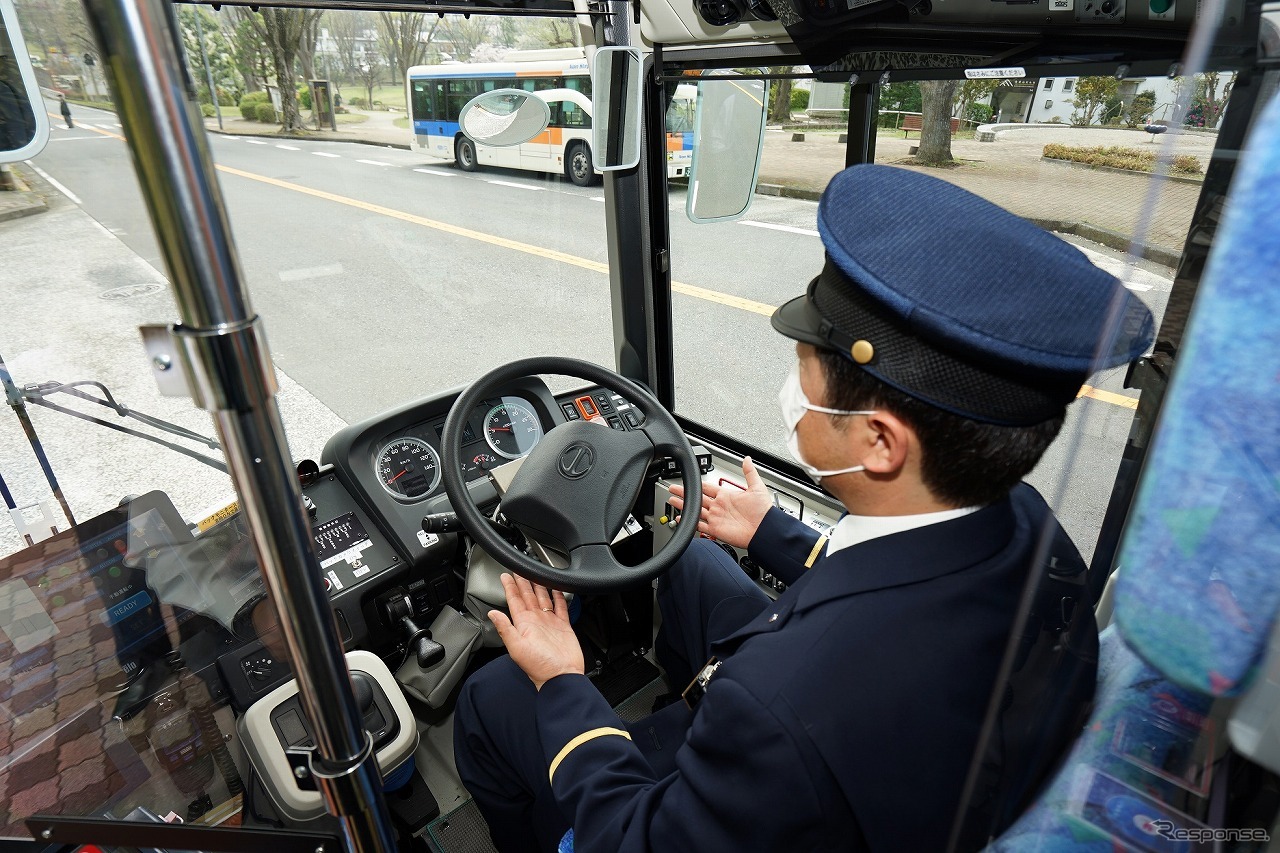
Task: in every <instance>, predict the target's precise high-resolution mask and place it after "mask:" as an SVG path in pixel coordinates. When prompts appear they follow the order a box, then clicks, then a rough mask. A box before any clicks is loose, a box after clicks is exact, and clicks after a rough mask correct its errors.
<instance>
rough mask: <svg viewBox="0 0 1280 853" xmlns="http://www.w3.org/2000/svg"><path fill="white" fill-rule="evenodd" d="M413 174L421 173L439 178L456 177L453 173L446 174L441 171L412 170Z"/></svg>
mask: <svg viewBox="0 0 1280 853" xmlns="http://www.w3.org/2000/svg"><path fill="white" fill-rule="evenodd" d="M413 171H415V172H421V173H422V174H424V175H436V176H438V177H441V178H452V177H456V174H455V173H454V172H446V171H444V170H442V169H414V170H413Z"/></svg>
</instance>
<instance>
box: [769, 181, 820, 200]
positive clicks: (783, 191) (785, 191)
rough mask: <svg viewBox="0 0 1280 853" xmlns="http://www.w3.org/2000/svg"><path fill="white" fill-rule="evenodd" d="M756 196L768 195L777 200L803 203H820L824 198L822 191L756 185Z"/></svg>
mask: <svg viewBox="0 0 1280 853" xmlns="http://www.w3.org/2000/svg"><path fill="white" fill-rule="evenodd" d="M756 195H767V196H773V197H775V198H798V199H801V200H802V201H818V200H819V199H821V198H822V191H821V190H806V189H801V188H800V187H787V186H783V185H782V184H756Z"/></svg>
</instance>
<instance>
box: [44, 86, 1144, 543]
mask: <svg viewBox="0 0 1280 853" xmlns="http://www.w3.org/2000/svg"><path fill="white" fill-rule="evenodd" d="M77 117H78V119H79V121H80V122H81V125H82V126H81V127H78V128H76V129H75V130H63V131H55V136H54V141H52V142H51V143H50V145H49V147H48V149H47V150H46V151H45V153H44V154H42V155H41V156H40V157H39V158H38V159H37V160H36V161H35V165H37V166H39V167H40V168H41V169H42V170H43V171H44V172H45V174H46V175H48V176H49V177H50V178H51V179H53V180H55V181H57V182H58V184H59V185H60V186H62V187H63V188H65V190H66V191H67V192H68V193H69V194H70V195H71V196H72V197H73V198H74V199H75V201H76V203H77V204H79V205H80V206H81V207H82V208H83V209H84V210H85V211H86V212H87V213H88V214H89V215H90V216H92V217H93V218H94V219H95V220H97V221H98V222H99V223H101V224H102V226H104V227H105V228H107V229H108V230H109V231H111V232H112V233H113V234H114V235H116V236H117V237H119V238H120V240H122V241H123V242H124V243H125V245H126V246H127V247H128V248H129V249H131V250H132V251H133V252H134V253H136V255H137V256H138V257H140V258H142V259H144V260H145V261H146V262H148V263H149V264H151V265H152V266H154V267H156V268H157V269H163V265H162V264H160V262H159V253H158V250H157V248H156V244H155V241H154V239H153V238H152V236H151V232H150V226H149V224H148V222H147V219H146V216H145V213H144V211H143V207H142V203H141V199H140V197H139V196H138V193H137V190H136V182H135V181H134V179H133V177H132V174H131V170H130V167H129V164H128V160H127V153H126V149H125V146H124V144H123V142H122V141H121V139H120V138H119V134H120V132H121V131H120V128H119V127H118V125H117V124H116V120H115V117H114V116H112V115H111V114H108V113H98V112H97V111H91V110H87V109H84V110H80V111H78V114H77ZM210 144H211V146H212V151H213V155H214V159H215V161H216V162H217V164H218V166H219V168H220V170H221V171H220V175H219V180H220V182H221V186H222V188H223V192H224V194H225V196H226V199H227V203H228V208H229V210H230V214H231V221H232V223H233V228H234V233H235V237H236V242H237V246H238V248H239V252H240V257H241V261H242V264H243V268H244V271H245V275H246V279H247V281H248V283H249V287H250V292H251V294H252V297H253V300H254V304H255V307H256V308H257V310H258V311H259V312H260V313H261V314H262V315H263V317H264V320H265V322H266V329H267V332H268V335H269V339H270V343H271V347H272V352H273V355H274V358H275V361H276V364H277V367H278V368H279V369H280V370H281V371H282V372H283V373H284V374H285V375H286V376H287V377H288V378H289V379H291V380H292V381H293V382H295V383H296V385H297V386H298V388H299V389H300V390H301V392H302V393H304V394H307V395H312V396H314V398H315V399H316V401H317V402H318V403H319V404H321V405H322V406H323V407H324V408H327V409H328V410H331V411H332V412H333V413H335V414H336V415H337V417H338V418H340V419H341V420H345V421H348V422H351V421H356V420H360V419H363V418H366V417H370V416H372V415H374V414H376V413H378V412H381V411H383V410H385V409H387V408H389V407H392V406H395V405H397V404H399V403H402V402H405V401H406V400H408V399H412V398H414V397H417V396H420V395H422V394H426V393H431V392H435V391H438V390H441V389H444V388H449V387H452V386H456V385H459V384H462V383H464V382H466V381H469V380H470V379H472V378H474V377H475V376H476V375H477V374H478V373H479V372H480V371H482V370H484V369H487V368H489V367H493V366H496V365H498V364H501V363H503V362H505V361H508V360H510V359H513V358H518V357H523V356H527V355H535V354H547V353H569V354H573V355H576V356H579V357H583V358H587V359H590V360H593V361H597V362H601V363H605V364H612V361H613V355H612V339H611V322H610V319H609V302H608V280H607V275H606V266H605V265H606V264H607V257H606V252H605V242H604V223H603V217H602V216H601V213H602V210H603V204H602V202H603V194H602V192H601V190H600V188H586V189H583V188H578V187H574V186H572V185H571V184H569V183H568V182H566V181H563V180H562V179H560V178H558V177H544V176H536V175H529V174H525V173H515V172H499V171H482V172H479V173H475V174H465V173H461V172H458V171H457V170H455V169H453V168H452V167H451V166H449V165H447V164H442V163H439V162H437V161H431V160H428V159H427V158H425V157H424V156H423V155H422V154H420V153H416V152H412V151H403V150H392V149H377V148H371V147H367V146H357V145H349V144H341V143H331V142H312V141H307V142H298V141H275V140H264V139H254V138H248V137H243V138H238V137H230V136H213V137H211V142H210ZM683 205H684V196H683V191H682V190H673V193H672V197H671V206H672V208H673V217H672V269H673V277H674V279H675V280H676V282H677V288H676V289H677V296H676V311H675V346H676V357H677V386H678V387H677V408H678V409H679V410H680V411H682V412H684V413H686V414H688V415H690V416H691V417H694V418H695V419H698V420H702V421H704V422H707V423H709V424H711V425H713V426H715V427H717V428H720V429H723V430H725V431H728V432H731V433H733V434H735V435H738V436H741V437H742V438H743V439H744V440H746V441H748V442H750V443H753V444H756V445H758V446H762V447H765V448H767V449H770V450H773V451H775V452H779V453H781V452H783V445H782V436H781V434H780V432H781V428H780V424H779V419H778V416H777V414H776V403H775V396H774V395H775V393H776V390H777V388H778V387H779V385H780V384H781V381H782V379H783V377H784V375H785V373H786V370H787V369H788V367H789V364H790V361H791V358H792V356H791V352H790V348H789V347H788V346H787V345H786V344H785V342H783V341H781V340H780V339H779V338H778V337H777V335H776V334H775V333H774V332H773V331H772V330H771V329H770V328H769V325H768V321H767V316H766V315H767V313H768V311H769V310H770V307H771V306H773V305H776V304H778V303H779V302H781V301H783V300H784V299H786V298H789V297H790V296H792V295H794V294H795V293H798V292H799V291H800V289H801V288H802V287H803V285H804V283H805V282H806V281H807V279H808V277H809V276H810V275H812V274H813V273H814V272H816V270H817V269H818V268H819V266H820V265H821V262H822V251H821V246H820V241H819V240H818V238H817V236H816V232H815V231H814V228H815V212H816V205H815V204H813V203H812V202H806V201H797V200H789V199H768V198H758V199H757V200H756V202H755V205H754V207H753V209H752V211H751V213H750V216H749V217H748V218H747V219H744V220H740V221H738V222H734V223H724V224H717V225H709V226H694V225H692V224H691V223H689V222H688V220H687V219H685V218H684V216H683V214H682V213H680V212H679V211H680V210H681V209H682V208H683ZM1086 248H1088V249H1089V250H1090V251H1093V252H1095V255H1094V257H1095V258H1096V259H1097V260H1098V261H1099V262H1100V263H1103V264H1110V265H1111V266H1112V267H1113V268H1115V269H1117V270H1119V269H1120V268H1121V266H1122V261H1119V260H1118V259H1116V258H1115V256H1114V255H1115V253H1110V252H1107V251H1105V250H1101V249H1099V248H1098V247H1086ZM1161 272H1162V271H1161V270H1159V268H1155V267H1152V266H1150V265H1148V264H1144V265H1143V267H1142V268H1139V269H1135V270H1132V271H1130V272H1128V273H1127V278H1128V280H1129V281H1130V282H1131V284H1132V285H1133V286H1134V287H1135V289H1137V290H1139V291H1140V292H1141V293H1142V295H1143V297H1144V298H1146V299H1148V301H1149V302H1150V303H1151V304H1153V307H1155V308H1156V309H1157V310H1158V311H1159V310H1162V309H1163V300H1164V298H1165V296H1166V295H1167V288H1168V280H1167V271H1164V272H1165V276H1164V277H1162V276H1161V275H1160V273H1161ZM151 319H152V320H153V321H158V322H163V321H166V320H172V315H171V314H170V315H168V316H156V317H153V318H151ZM48 338H49V339H50V340H56V339H57V330H56V328H55V329H50V330H49V335H48ZM43 378H46V377H30V378H29V379H28V381H30V380H33V379H43ZM1095 384H1096V385H1097V387H1098V388H1099V389H1100V390H1101V391H1102V393H1101V394H1100V395H1099V396H1100V399H1085V400H1082V401H1081V402H1080V403H1079V404H1078V405H1077V406H1074V407H1073V413H1072V417H1071V420H1070V422H1069V426H1068V430H1067V434H1066V435H1065V436H1064V439H1063V440H1061V441H1060V442H1059V444H1058V445H1057V446H1056V447H1055V449H1054V450H1053V451H1051V454H1050V456H1049V457H1048V458H1047V459H1046V462H1045V464H1044V465H1043V466H1042V468H1041V470H1040V471H1039V472H1037V477H1036V480H1037V483H1038V484H1039V485H1040V486H1041V487H1042V489H1043V490H1045V491H1046V494H1048V495H1049V496H1050V497H1051V499H1054V502H1055V503H1056V504H1057V505H1059V506H1060V507H1061V508H1062V511H1063V514H1064V515H1065V516H1066V523H1067V524H1068V526H1069V528H1071V529H1072V531H1073V533H1074V535H1075V536H1076V538H1077V541H1078V542H1079V543H1080V544H1081V546H1082V548H1084V549H1085V550H1089V549H1090V548H1091V544H1092V539H1093V536H1094V535H1095V534H1094V531H1096V528H1097V523H1098V520H1099V519H1100V515H1101V512H1102V509H1103V508H1104V507H1105V500H1106V496H1107V494H1108V492H1109V489H1110V484H1111V481H1112V479H1113V476H1114V471H1115V466H1116V463H1117V460H1118V454H1119V451H1120V448H1121V447H1122V445H1123V440H1124V437H1125V436H1126V435H1127V431H1128V423H1129V418H1130V415H1131V409H1130V408H1128V407H1127V406H1126V405H1125V403H1126V402H1127V401H1126V400H1125V399H1123V397H1124V395H1125V394H1126V392H1124V391H1123V389H1122V388H1121V387H1120V377H1119V376H1117V375H1115V372H1114V371H1113V372H1112V373H1111V375H1108V376H1104V377H1102V378H1101V379H1100V380H1098V381H1097V382H1096V383H1095ZM561 385H563V383H561Z"/></svg>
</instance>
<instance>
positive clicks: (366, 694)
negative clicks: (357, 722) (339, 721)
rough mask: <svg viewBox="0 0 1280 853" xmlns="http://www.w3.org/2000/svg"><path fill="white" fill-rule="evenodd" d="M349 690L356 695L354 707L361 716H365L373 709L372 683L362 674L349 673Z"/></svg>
mask: <svg viewBox="0 0 1280 853" xmlns="http://www.w3.org/2000/svg"><path fill="white" fill-rule="evenodd" d="M351 689H352V690H353V691H354V692H355V694H356V705H358V706H359V707H360V713H361V714H367V713H368V712H369V709H370V708H372V707H373V682H372V681H370V680H369V676H367V675H365V674H364V673H363V672H353V673H351Z"/></svg>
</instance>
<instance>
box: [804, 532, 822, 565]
mask: <svg viewBox="0 0 1280 853" xmlns="http://www.w3.org/2000/svg"><path fill="white" fill-rule="evenodd" d="M826 544H827V537H825V536H819V537H818V541H817V542H814V543H813V550H812V551H810V552H809V559H807V560H805V561H804V567H805V568H806V569H808V568H812V566H813V562H814V561H815V560H817V559H818V555H819V554H821V553H822V546H823V545H826Z"/></svg>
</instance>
